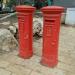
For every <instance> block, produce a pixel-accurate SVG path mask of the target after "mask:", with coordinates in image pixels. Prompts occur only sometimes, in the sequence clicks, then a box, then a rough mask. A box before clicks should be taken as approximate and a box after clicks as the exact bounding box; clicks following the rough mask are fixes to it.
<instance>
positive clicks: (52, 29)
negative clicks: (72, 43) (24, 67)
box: [41, 6, 64, 67]
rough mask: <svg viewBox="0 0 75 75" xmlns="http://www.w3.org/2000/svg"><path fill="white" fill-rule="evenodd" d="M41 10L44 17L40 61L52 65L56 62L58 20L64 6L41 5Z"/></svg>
mask: <svg viewBox="0 0 75 75" xmlns="http://www.w3.org/2000/svg"><path fill="white" fill-rule="evenodd" d="M41 11H42V12H43V17H44V28H43V54H42V60H41V63H42V64H43V65H46V66H48V67H54V66H55V65H57V63H58V41H59V31H60V22H61V21H60V20H61V13H62V12H63V11H64V8H63V7H59V6H47V7H43V8H42V9H41Z"/></svg>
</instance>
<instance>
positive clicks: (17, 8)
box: [16, 5, 35, 12]
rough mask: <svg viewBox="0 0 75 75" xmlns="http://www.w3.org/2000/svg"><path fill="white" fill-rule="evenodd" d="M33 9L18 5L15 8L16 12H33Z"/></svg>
mask: <svg viewBox="0 0 75 75" xmlns="http://www.w3.org/2000/svg"><path fill="white" fill-rule="evenodd" d="M34 10H35V7H32V6H28V5H18V6H16V11H18V12H19V11H34Z"/></svg>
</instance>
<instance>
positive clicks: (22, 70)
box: [0, 26, 75, 75]
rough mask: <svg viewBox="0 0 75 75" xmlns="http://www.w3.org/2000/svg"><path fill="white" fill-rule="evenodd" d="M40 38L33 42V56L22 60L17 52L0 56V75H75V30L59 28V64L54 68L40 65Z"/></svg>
mask: <svg viewBox="0 0 75 75" xmlns="http://www.w3.org/2000/svg"><path fill="white" fill-rule="evenodd" d="M41 46H42V38H40V39H37V40H34V44H33V47H34V55H33V57H31V58H30V59H22V58H20V57H19V55H18V50H14V51H13V52H10V53H5V54H2V55H0V75H75V28H73V27H65V26H61V31H60V40H59V63H58V65H57V66H56V67H54V68H49V67H46V66H43V65H41V64H40V60H41V57H40V56H41V54H42V51H41V49H42V47H41Z"/></svg>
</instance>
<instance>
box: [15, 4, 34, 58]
mask: <svg viewBox="0 0 75 75" xmlns="http://www.w3.org/2000/svg"><path fill="white" fill-rule="evenodd" d="M34 10H35V7H32V6H25V5H19V6H16V11H17V16H18V24H19V56H21V57H22V58H30V57H31V56H32V55H33V50H32V37H33V33H32V21H33V18H32V17H33V13H34Z"/></svg>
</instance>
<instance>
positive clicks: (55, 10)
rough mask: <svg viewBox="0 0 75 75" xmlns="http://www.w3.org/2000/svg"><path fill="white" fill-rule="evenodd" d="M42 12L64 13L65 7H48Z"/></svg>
mask: <svg viewBox="0 0 75 75" xmlns="http://www.w3.org/2000/svg"><path fill="white" fill-rule="evenodd" d="M41 10H42V11H43V12H46V11H50V12H63V11H64V7H61V6H46V7H43V8H42V9H41Z"/></svg>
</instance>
